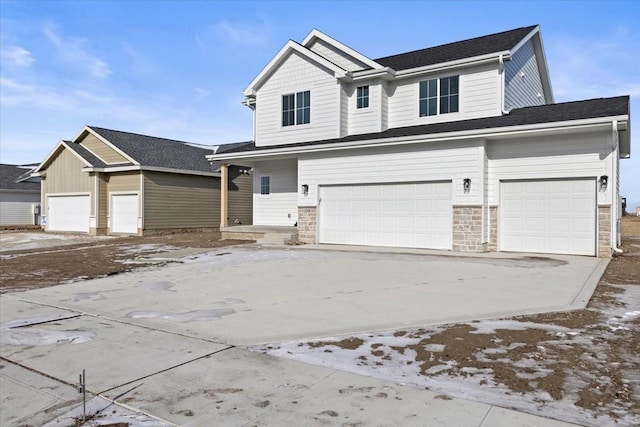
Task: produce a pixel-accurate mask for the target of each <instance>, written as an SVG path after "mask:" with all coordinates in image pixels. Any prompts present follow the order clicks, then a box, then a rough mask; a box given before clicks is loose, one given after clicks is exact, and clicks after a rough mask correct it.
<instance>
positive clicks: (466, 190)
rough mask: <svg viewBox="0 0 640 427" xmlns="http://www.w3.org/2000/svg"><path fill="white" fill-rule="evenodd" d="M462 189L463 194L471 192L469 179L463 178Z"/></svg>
mask: <svg viewBox="0 0 640 427" xmlns="http://www.w3.org/2000/svg"><path fill="white" fill-rule="evenodd" d="M462 188H464V193H465V194H468V193H469V191H471V178H465V179H463V180H462Z"/></svg>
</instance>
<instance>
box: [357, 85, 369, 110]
mask: <svg viewBox="0 0 640 427" xmlns="http://www.w3.org/2000/svg"><path fill="white" fill-rule="evenodd" d="M356 108H358V109H359V108H369V86H358V87H357V88H356Z"/></svg>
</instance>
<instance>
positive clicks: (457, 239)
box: [452, 206, 487, 252]
mask: <svg viewBox="0 0 640 427" xmlns="http://www.w3.org/2000/svg"><path fill="white" fill-rule="evenodd" d="M452 250H453V251H455V252H486V251H487V244H486V243H484V242H483V241H482V206H454V207H453V245H452Z"/></svg>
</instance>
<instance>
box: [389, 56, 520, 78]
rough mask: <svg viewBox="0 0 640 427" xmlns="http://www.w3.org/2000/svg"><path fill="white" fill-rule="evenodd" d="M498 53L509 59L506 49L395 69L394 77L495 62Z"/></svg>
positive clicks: (405, 76) (497, 58) (412, 75)
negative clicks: (399, 69)
mask: <svg viewBox="0 0 640 427" xmlns="http://www.w3.org/2000/svg"><path fill="white" fill-rule="evenodd" d="M500 55H502V56H503V58H504V59H505V60H509V58H510V57H511V56H510V53H509V51H508V50H505V51H503V52H495V53H488V54H486V55H480V56H474V57H473V58H464V59H458V60H456V61H449V62H442V63H440V64H433V65H426V66H424V67H418V68H410V69H407V70H401V71H396V78H397V79H402V78H408V77H414V76H415V75H417V74H424V73H432V72H438V71H446V70H448V69H451V68H461V67H468V66H472V65H481V64H485V63H490V62H495V61H498V60H499V58H500Z"/></svg>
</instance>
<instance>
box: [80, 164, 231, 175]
mask: <svg viewBox="0 0 640 427" xmlns="http://www.w3.org/2000/svg"><path fill="white" fill-rule="evenodd" d="M130 171H149V172H167V173H177V174H183V175H199V176H212V177H218V178H219V177H220V173H219V172H202V171H194V170H187V169H170V168H162V167H153V166H139V165H134V166H120V167H114V168H109V167H106V168H95V167H86V168H82V172H106V173H113V172H130Z"/></svg>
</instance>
